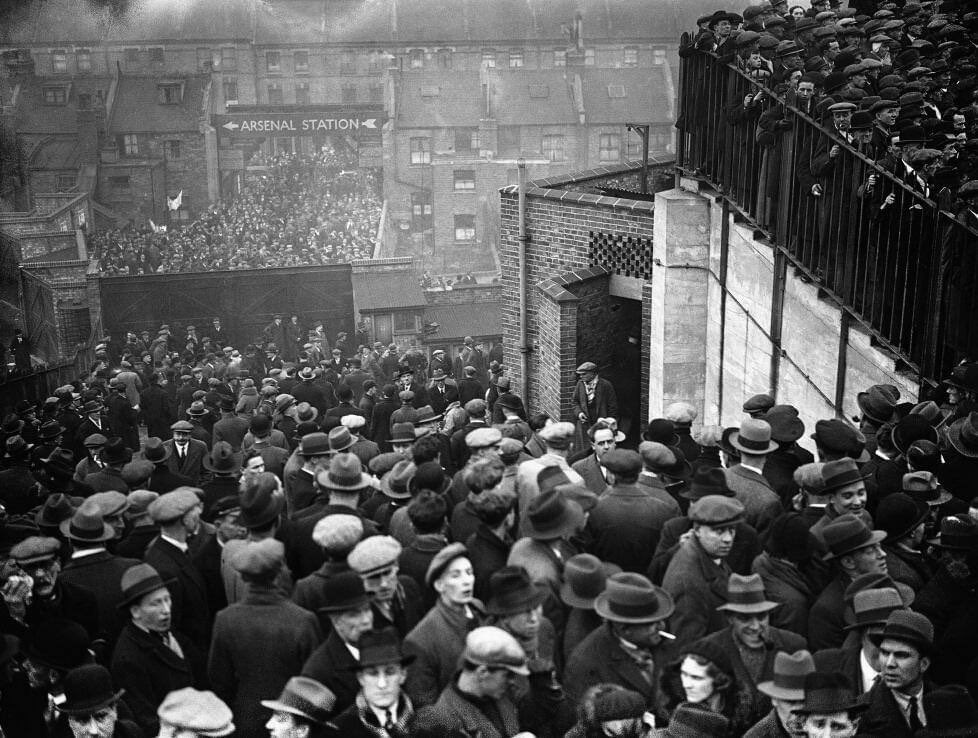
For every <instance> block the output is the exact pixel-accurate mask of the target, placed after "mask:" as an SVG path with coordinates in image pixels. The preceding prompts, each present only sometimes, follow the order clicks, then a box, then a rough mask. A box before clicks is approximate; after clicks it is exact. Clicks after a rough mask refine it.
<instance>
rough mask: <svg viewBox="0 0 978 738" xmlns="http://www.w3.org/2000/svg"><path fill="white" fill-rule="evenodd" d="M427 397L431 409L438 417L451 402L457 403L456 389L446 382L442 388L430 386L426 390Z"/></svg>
mask: <svg viewBox="0 0 978 738" xmlns="http://www.w3.org/2000/svg"><path fill="white" fill-rule="evenodd" d="M428 397H429V399H430V400H431V409H432V410H434V411H435V414H438V415H440V414H441V413H443V412H445V408H446V407H448V406H449V405H451V404H452V403H453V402H459V394H458V388H457V387H456V386H455V385H454V384H449V383H448V382H445V385H444V387H439V386H438V385H437V384H432V385H431V387H429V388H428Z"/></svg>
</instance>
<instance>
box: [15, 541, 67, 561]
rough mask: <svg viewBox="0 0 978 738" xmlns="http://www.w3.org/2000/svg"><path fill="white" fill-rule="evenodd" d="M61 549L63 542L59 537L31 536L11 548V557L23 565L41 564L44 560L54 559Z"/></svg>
mask: <svg viewBox="0 0 978 738" xmlns="http://www.w3.org/2000/svg"><path fill="white" fill-rule="evenodd" d="M60 550H61V542H60V541H58V539H57V538H48V537H47V536H30V537H29V538H25V539H24V540H23V541H21V542H20V543H18V544H17V545H16V546H14V547H13V548H12V549H10V558H12V559H13V560H14V561H16V562H17V563H18V564H20V565H21V566H23V565H26V564H40V563H41V562H42V561H53V560H54V559H56V558H57V557H58V552H59V551H60Z"/></svg>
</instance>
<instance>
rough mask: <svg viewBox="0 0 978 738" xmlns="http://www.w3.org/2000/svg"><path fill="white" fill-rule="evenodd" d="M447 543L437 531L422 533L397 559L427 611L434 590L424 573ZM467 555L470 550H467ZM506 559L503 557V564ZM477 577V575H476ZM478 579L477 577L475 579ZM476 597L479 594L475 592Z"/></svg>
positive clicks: (470, 553)
mask: <svg viewBox="0 0 978 738" xmlns="http://www.w3.org/2000/svg"><path fill="white" fill-rule="evenodd" d="M447 545H448V539H447V538H445V536H443V535H441V534H439V533H424V534H421V535H419V536H416V537H415V539H414V540H413V541H411V543H410V544H409V545H407V546H405V547H404V549H403V550H402V551H401V555H400V556H399V557H398V559H397V564H398V568H399V570H400V573H401V574H402V575H403V576H407V577H410V578H411V579H412V580H414V582H415V583H416V584H417V586H418V591H419V592H420V597H421V606H422V607H423V608H424V611H425V612H427V611H428V610H430V609H431V607H432V606H433V605H434V604H435V599H436V593H435V590H434V589H432V588H431V587H429V586H428V585H427V584H425V581H424V580H425V574H427V573H428V566H429V565H430V564H431V560H432V559H433V558H435V554H436V553H438V552H439V551H441V550H442V549H443V548H445V546H447ZM469 555H472V552H471V551H469ZM505 564H506V560H505V558H504V559H503V564H502V565H503V566H505ZM476 577H477V578H478V575H476ZM477 580H478V579H477ZM475 596H476V597H478V596H479V594H478V592H476V595H475Z"/></svg>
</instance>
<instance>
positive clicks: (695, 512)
mask: <svg viewBox="0 0 978 738" xmlns="http://www.w3.org/2000/svg"><path fill="white" fill-rule="evenodd" d="M688 516H689V519H690V520H691V521H692V522H694V523H702V524H704V525H710V526H719V525H733V524H734V523H737V522H740V520H742V519H743V517H744V504H743V503H742V502H741V501H740V500H738V499H737V498H735V497H725V496H722V495H706V496H705V497H701V498H700V499H698V500H696V501H695V502H693V503H692V504H691V505H690V506H689V513H688Z"/></svg>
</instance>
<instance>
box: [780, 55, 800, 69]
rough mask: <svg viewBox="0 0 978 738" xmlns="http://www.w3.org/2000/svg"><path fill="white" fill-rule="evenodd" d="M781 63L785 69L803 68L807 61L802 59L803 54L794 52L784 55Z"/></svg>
mask: <svg viewBox="0 0 978 738" xmlns="http://www.w3.org/2000/svg"><path fill="white" fill-rule="evenodd" d="M781 63H782V64H783V65H784V66H785V69H802V68H804V66H805V62H804V61H802V58H801V54H792V55H791V56H785V57H782V58H781Z"/></svg>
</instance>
